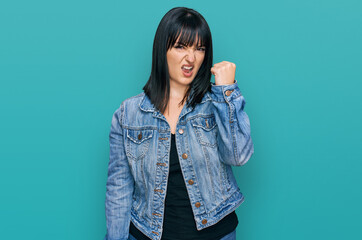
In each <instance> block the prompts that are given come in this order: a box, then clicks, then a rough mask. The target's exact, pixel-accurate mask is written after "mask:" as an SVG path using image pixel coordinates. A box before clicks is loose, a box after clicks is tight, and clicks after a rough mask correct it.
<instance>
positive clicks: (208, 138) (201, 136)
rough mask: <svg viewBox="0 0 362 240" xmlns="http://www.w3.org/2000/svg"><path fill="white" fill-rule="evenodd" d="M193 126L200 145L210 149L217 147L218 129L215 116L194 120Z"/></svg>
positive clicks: (192, 121)
mask: <svg viewBox="0 0 362 240" xmlns="http://www.w3.org/2000/svg"><path fill="white" fill-rule="evenodd" d="M191 124H192V127H193V129H194V131H195V133H196V136H197V140H198V142H199V143H200V144H202V145H205V146H208V147H216V146H217V134H218V129H217V125H216V121H215V117H214V116H211V117H197V118H194V119H192V120H191Z"/></svg>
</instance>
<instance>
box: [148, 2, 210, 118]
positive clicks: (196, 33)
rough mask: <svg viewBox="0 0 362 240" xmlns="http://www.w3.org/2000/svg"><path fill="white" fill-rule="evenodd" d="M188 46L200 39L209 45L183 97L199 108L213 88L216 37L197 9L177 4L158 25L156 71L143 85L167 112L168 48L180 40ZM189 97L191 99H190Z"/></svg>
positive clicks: (153, 68) (153, 70) (155, 43)
mask: <svg viewBox="0 0 362 240" xmlns="http://www.w3.org/2000/svg"><path fill="white" fill-rule="evenodd" d="M178 37H180V39H179V42H180V43H182V44H184V45H185V46H192V45H193V44H194V41H195V40H196V37H197V41H198V44H199V45H202V46H204V47H205V57H204V61H203V63H202V64H201V67H200V69H199V71H198V72H197V74H196V76H195V78H194V80H193V81H192V82H191V83H190V86H189V88H188V90H187V92H186V94H185V96H184V98H183V100H182V102H184V101H185V100H186V99H187V102H186V103H187V104H188V106H191V107H193V108H194V107H195V105H196V104H197V103H200V102H201V100H202V97H203V96H204V94H205V93H206V92H207V91H210V88H211V83H210V79H211V72H210V69H211V67H212V39H211V32H210V28H209V25H208V24H207V22H206V20H205V19H204V17H203V16H202V15H201V14H200V13H198V12H197V11H195V10H193V9H190V8H185V7H176V8H173V9H171V10H170V11H168V12H167V13H166V14H165V16H164V17H163V18H162V20H161V22H160V24H159V25H158V28H157V31H156V34H155V39H154V42H153V51H152V70H151V75H150V78H149V79H148V81H147V83H146V85H145V86H144V87H143V90H144V92H145V94H146V95H147V96H148V97H149V98H150V100H151V102H152V104H154V105H155V107H156V108H157V109H158V110H159V111H161V112H164V111H165V109H166V106H167V103H168V100H169V96H170V82H169V78H170V76H169V72H168V65H167V57H166V53H167V51H168V50H169V49H170V48H172V47H173V45H174V44H175V42H176V40H177V39H178ZM188 97H189V98H188Z"/></svg>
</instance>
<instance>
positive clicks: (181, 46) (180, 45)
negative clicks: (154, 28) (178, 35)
mask: <svg viewBox="0 0 362 240" xmlns="http://www.w3.org/2000/svg"><path fill="white" fill-rule="evenodd" d="M184 47H185V46H184V45H182V44H176V45H175V46H174V48H177V49H183V48H184Z"/></svg>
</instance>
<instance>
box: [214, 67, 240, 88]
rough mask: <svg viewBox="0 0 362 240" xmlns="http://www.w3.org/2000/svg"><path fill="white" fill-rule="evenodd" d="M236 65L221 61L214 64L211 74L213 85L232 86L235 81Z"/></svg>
mask: <svg viewBox="0 0 362 240" xmlns="http://www.w3.org/2000/svg"><path fill="white" fill-rule="evenodd" d="M235 69H236V65H235V64H234V63H232V62H227V61H222V62H219V63H215V64H214V66H213V67H212V68H211V73H212V74H213V75H215V85H228V84H233V83H234V80H235Z"/></svg>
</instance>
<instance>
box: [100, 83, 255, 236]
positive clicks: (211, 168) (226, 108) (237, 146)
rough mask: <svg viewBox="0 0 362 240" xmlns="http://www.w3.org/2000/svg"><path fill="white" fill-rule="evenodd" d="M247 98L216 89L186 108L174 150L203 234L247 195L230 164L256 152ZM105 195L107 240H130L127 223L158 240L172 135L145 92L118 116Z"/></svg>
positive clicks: (225, 87)
mask: <svg viewBox="0 0 362 240" xmlns="http://www.w3.org/2000/svg"><path fill="white" fill-rule="evenodd" d="M244 105H245V101H244V97H243V96H242V95H241V92H240V90H239V88H238V85H237V83H236V82H235V83H234V84H231V85H214V84H213V85H212V87H211V92H208V93H206V94H205V95H204V97H203V99H202V101H201V103H199V104H197V105H196V107H195V108H194V109H192V108H191V107H187V104H185V105H184V107H183V109H182V111H181V114H180V116H179V119H178V122H177V127H176V147H177V152H178V157H179V162H180V166H181V170H182V174H183V177H184V180H185V185H186V188H187V192H188V195H189V198H190V204H191V206H192V211H193V214H194V219H195V222H196V226H197V229H198V230H201V229H204V228H206V227H209V226H211V225H213V224H215V223H217V222H218V221H220V220H221V219H222V218H223V217H225V216H226V215H227V214H229V213H231V212H232V211H234V210H235V209H236V208H237V207H238V206H239V205H240V204H241V203H242V202H243V201H244V197H243V194H242V193H241V192H240V189H239V187H238V185H237V183H236V180H235V178H234V175H233V172H232V169H231V166H241V165H243V164H245V163H246V162H247V161H248V160H249V158H250V157H251V155H252V154H253V152H254V148H253V142H252V140H251V137H250V123H249V118H248V116H247V114H246V113H245V112H244V110H243V109H244ZM109 141H110V160H109V165H108V179H107V191H106V201H105V205H106V219H107V235H106V237H105V239H107V240H127V239H128V233H129V225H130V221H132V222H133V223H134V225H135V226H136V227H137V228H138V229H139V230H140V231H142V232H143V233H144V234H145V235H146V236H148V237H150V238H151V239H155V240H159V239H161V235H162V224H163V216H164V210H165V205H164V203H165V196H166V189H167V179H168V174H169V155H170V143H171V130H170V126H169V124H168V123H167V121H166V118H165V117H164V116H163V115H162V114H161V113H160V112H159V111H158V110H157V109H156V108H155V107H154V105H153V104H152V103H151V102H150V100H149V98H148V97H147V96H146V95H145V94H144V93H141V94H139V95H137V96H134V97H131V98H129V99H127V100H125V101H123V102H122V104H121V106H120V108H119V109H117V110H116V111H115V113H114V115H113V119H112V126H111V131H110V134H109Z"/></svg>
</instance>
